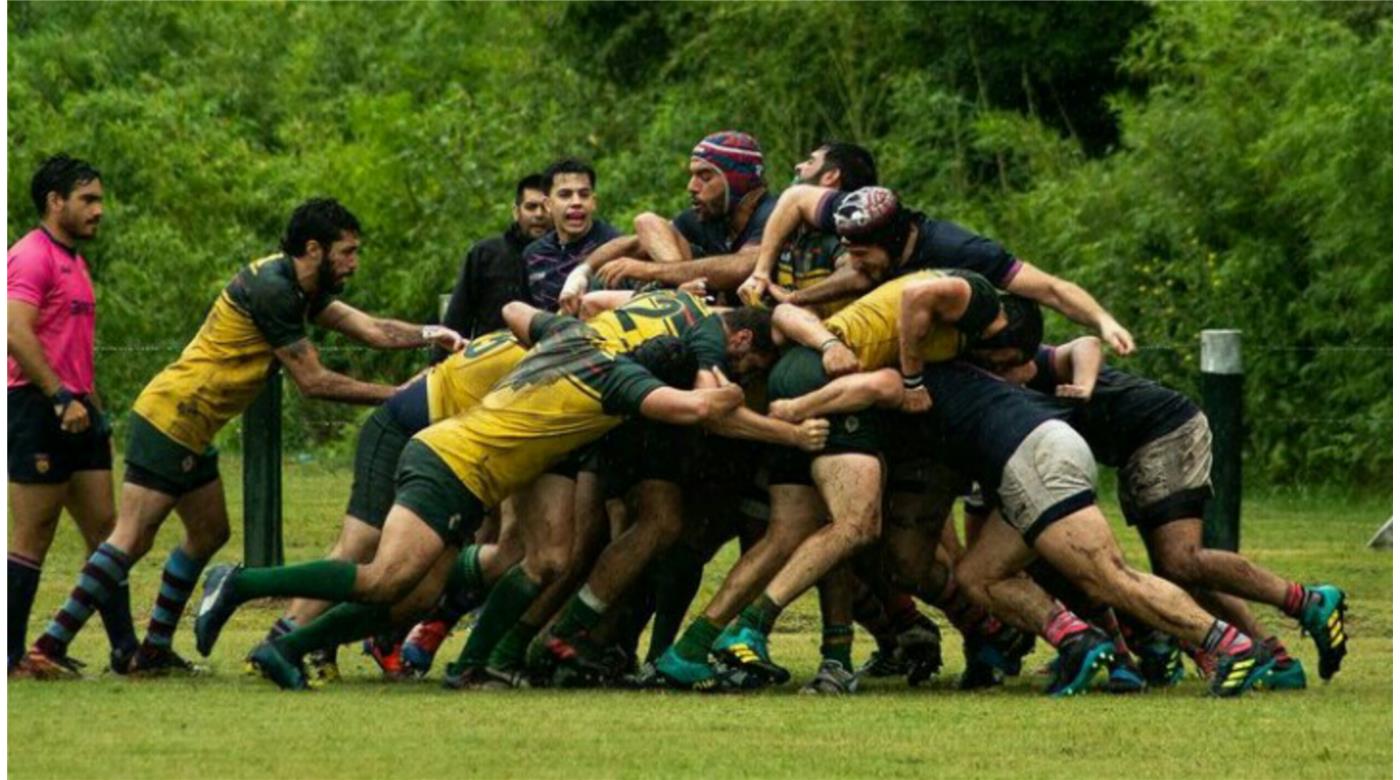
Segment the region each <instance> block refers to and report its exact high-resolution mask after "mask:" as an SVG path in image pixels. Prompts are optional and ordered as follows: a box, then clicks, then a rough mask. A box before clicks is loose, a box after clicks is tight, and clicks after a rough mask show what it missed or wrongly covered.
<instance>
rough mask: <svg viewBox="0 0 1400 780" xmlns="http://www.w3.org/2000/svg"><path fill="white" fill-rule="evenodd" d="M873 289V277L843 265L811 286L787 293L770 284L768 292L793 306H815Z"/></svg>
mask: <svg viewBox="0 0 1400 780" xmlns="http://www.w3.org/2000/svg"><path fill="white" fill-rule="evenodd" d="M873 289H875V279H874V278H873V277H871V276H870V275H869V274H866V273H863V272H861V271H857V270H856V269H855V268H852V267H851V266H849V265H843V266H839V267H837V269H836V270H835V271H833V272H832V273H831V275H830V276H828V277H826V278H825V279H823V280H821V281H820V282H817V283H816V284H814V285H812V286H811V287H804V288H802V289H801V290H797V291H796V292H791V293H789V292H786V291H783V290H780V289H778V288H777V287H776V286H770V287H769V289H768V293H769V295H772V296H773V297H774V298H777V299H778V300H781V301H783V302H785V303H791V304H793V305H795V306H816V305H818V304H822V303H831V302H832V301H839V300H841V299H843V298H852V297H856V296H859V295H863V294H865V293H867V292H870V291H871V290H873Z"/></svg>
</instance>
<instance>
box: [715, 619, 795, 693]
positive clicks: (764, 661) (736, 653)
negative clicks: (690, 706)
mask: <svg viewBox="0 0 1400 780" xmlns="http://www.w3.org/2000/svg"><path fill="white" fill-rule="evenodd" d="M710 651H711V652H713V653H714V654H715V657H716V658H718V659H720V660H721V661H723V662H724V663H725V664H727V665H729V666H732V667H735V668H739V669H745V670H750V671H754V672H757V673H759V674H760V675H761V676H762V677H764V678H766V680H767V682H768V683H769V684H770V685H782V684H783V683H786V682H787V681H788V680H791V679H792V674H791V673H790V672H788V670H787V669H784V668H783V667H781V666H779V665H777V664H775V663H773V659H772V658H770V657H769V656H768V637H766V636H764V635H763V634H762V633H760V632H758V631H755V630H754V629H752V628H746V627H737V626H735V627H730V628H726V629H725V630H724V633H722V634H720V635H719V638H717V639H716V640H715V643H714V645H713V646H712V647H711V648H710Z"/></svg>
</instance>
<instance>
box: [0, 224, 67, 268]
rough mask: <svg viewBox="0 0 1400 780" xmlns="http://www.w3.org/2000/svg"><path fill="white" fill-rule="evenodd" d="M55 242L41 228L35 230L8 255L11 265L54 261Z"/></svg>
mask: <svg viewBox="0 0 1400 780" xmlns="http://www.w3.org/2000/svg"><path fill="white" fill-rule="evenodd" d="M54 248H55V247H54V246H53V242H52V241H50V240H49V237H48V235H47V234H45V233H44V231H43V230H41V229H40V228H34V229H33V230H31V231H29V232H28V233H25V234H24V237H23V238H21V239H20V240H18V241H16V242H15V243H14V244H13V245H12V246H11V247H10V249H9V252H7V253H6V260H7V261H8V262H10V263H12V264H13V263H20V264H28V263H47V262H50V261H51V260H52V255H53V250H54Z"/></svg>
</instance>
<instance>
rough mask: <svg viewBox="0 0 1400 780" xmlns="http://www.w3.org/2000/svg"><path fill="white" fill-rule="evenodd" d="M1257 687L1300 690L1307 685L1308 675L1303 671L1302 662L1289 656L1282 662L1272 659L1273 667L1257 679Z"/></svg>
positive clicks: (1275, 689) (1276, 689)
mask: <svg viewBox="0 0 1400 780" xmlns="http://www.w3.org/2000/svg"><path fill="white" fill-rule="evenodd" d="M1259 687H1260V688H1263V689H1264V690H1267V691H1301V690H1303V689H1304V688H1307V687H1308V675H1307V672H1305V671H1303V662H1302V661H1299V660H1298V659H1297V658H1289V659H1288V660H1287V661H1284V662H1282V663H1280V662H1279V660H1278V659H1277V658H1275V659H1274V667H1273V668H1272V669H1270V670H1269V671H1268V673H1267V674H1265V675H1264V679H1262V680H1260V681H1259Z"/></svg>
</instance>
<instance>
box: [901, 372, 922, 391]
mask: <svg viewBox="0 0 1400 780" xmlns="http://www.w3.org/2000/svg"><path fill="white" fill-rule="evenodd" d="M901 376H902V377H903V378H904V389H905V390H918V389H919V388H921V387H923V386H924V375H923V374H913V375H910V374H901Z"/></svg>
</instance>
